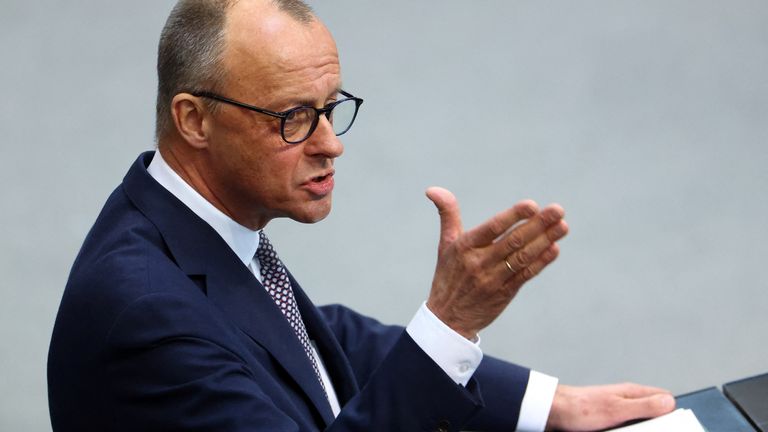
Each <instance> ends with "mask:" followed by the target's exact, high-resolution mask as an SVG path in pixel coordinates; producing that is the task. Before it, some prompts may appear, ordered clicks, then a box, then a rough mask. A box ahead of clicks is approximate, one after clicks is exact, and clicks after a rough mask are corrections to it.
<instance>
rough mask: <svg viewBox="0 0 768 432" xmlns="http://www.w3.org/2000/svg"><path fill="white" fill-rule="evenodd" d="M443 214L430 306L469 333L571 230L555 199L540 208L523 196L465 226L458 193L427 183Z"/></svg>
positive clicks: (493, 312)
mask: <svg viewBox="0 0 768 432" xmlns="http://www.w3.org/2000/svg"><path fill="white" fill-rule="evenodd" d="M427 197H428V198H429V199H430V200H431V201H432V202H433V203H434V204H435V206H436V207H437V210H438V212H439V214H440V243H439V245H438V257H437V267H436V269H435V277H434V279H433V280H432V290H431V291H430V294H429V299H428V300H427V307H429V309H430V310H431V311H432V313H434V314H435V315H436V316H437V317H438V318H440V320H441V321H443V322H444V323H445V324H446V325H448V326H449V327H451V328H452V329H453V330H454V331H456V332H457V333H459V334H461V335H463V336H464V337H466V338H468V339H474V338H475V336H476V335H477V333H478V332H479V331H480V330H481V329H483V328H485V327H487V326H488V325H489V324H490V323H491V322H492V321H493V320H494V319H496V317H498V316H499V315H500V314H501V312H502V311H503V310H504V309H505V308H506V306H507V305H508V304H509V302H510V301H511V300H512V298H514V296H515V295H516V294H517V292H518V291H519V290H520V288H521V287H522V286H523V284H524V283H525V282H527V281H528V280H530V279H531V278H533V277H534V276H536V275H537V274H539V272H541V271H542V270H543V269H544V267H546V266H547V265H548V264H549V263H551V262H552V261H554V260H555V258H557V255H558V253H559V248H558V246H557V243H556V241H557V240H559V239H561V238H563V237H564V236H565V235H566V234H567V233H568V225H567V224H566V223H565V221H564V220H563V216H564V214H565V212H564V211H563V209H562V207H560V206H559V205H557V204H553V205H550V206H547V207H546V208H544V209H543V210H540V211H539V208H538V206H537V205H536V203H535V202H533V201H522V202H520V203H518V204H516V205H515V206H513V207H511V208H509V209H507V210H504V211H502V212H501V213H499V214H497V215H496V216H494V217H492V218H491V219H489V220H488V221H487V222H485V223H483V224H481V225H479V226H478V227H476V228H474V229H472V230H470V231H467V232H464V230H463V228H462V224H461V214H460V212H459V205H458V202H457V201H456V197H454V195H453V194H452V193H451V192H449V191H448V190H446V189H443V188H438V187H432V188H429V189H427Z"/></svg>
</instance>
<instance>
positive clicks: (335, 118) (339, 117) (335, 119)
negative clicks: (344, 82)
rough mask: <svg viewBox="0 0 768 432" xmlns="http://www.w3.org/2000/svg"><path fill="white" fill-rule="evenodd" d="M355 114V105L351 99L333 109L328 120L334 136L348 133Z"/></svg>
mask: <svg viewBox="0 0 768 432" xmlns="http://www.w3.org/2000/svg"><path fill="white" fill-rule="evenodd" d="M356 112H357V103H356V102H355V101H354V100H353V99H347V100H343V101H341V102H339V104H338V105H336V106H335V107H333V111H331V116H330V117H329V118H328V120H330V122H331V124H333V132H334V133H336V135H341V134H343V133H344V132H346V131H348V130H349V128H350V127H352V122H354V121H355V113H356Z"/></svg>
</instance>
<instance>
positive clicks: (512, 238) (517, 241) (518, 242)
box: [507, 231, 525, 251]
mask: <svg viewBox="0 0 768 432" xmlns="http://www.w3.org/2000/svg"><path fill="white" fill-rule="evenodd" d="M524 244H525V242H524V240H523V235H522V234H520V231H514V232H512V233H511V234H510V235H508V236H507V248H509V250H511V251H512V250H517V249H520V248H521V247H523V245H524Z"/></svg>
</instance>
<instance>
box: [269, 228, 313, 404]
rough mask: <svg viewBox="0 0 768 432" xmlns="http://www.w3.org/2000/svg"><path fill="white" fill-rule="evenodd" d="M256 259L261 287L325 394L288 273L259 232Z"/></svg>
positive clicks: (270, 245)
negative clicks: (285, 323)
mask: <svg viewBox="0 0 768 432" xmlns="http://www.w3.org/2000/svg"><path fill="white" fill-rule="evenodd" d="M256 258H258V259H259V264H261V280H262V285H264V288H266V289H267V291H268V292H269V295H270V296H272V299H273V300H274V301H275V304H276V305H277V306H278V307H279V308H280V311H281V312H282V313H283V316H284V317H285V319H287V320H288V323H289V324H290V325H291V328H293V331H294V332H296V337H298V338H299V342H301V345H302V346H303V347H304V352H306V353H307V357H309V361H310V362H312V368H313V369H314V370H315V374H316V375H317V379H318V381H320V385H321V386H322V387H323V392H325V384H324V383H323V380H322V378H320V369H318V367H317V361H316V360H315V356H314V355H313V354H312V347H311V346H310V345H309V336H308V335H307V328H306V327H305V326H304V320H302V319H301V314H300V313H299V305H298V304H296V298H295V297H294V296H293V288H291V281H290V280H289V279H288V273H287V272H286V271H285V267H283V263H282V262H280V258H278V257H277V252H275V248H273V247H272V243H270V242H269V239H268V238H267V236H266V234H264V231H261V232H259V248H258V249H256ZM326 396H327V393H326Z"/></svg>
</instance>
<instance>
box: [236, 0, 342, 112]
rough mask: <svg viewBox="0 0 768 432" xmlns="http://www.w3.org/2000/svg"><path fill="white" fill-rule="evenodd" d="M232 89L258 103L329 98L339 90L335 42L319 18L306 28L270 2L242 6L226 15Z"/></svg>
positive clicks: (306, 24)
mask: <svg viewBox="0 0 768 432" xmlns="http://www.w3.org/2000/svg"><path fill="white" fill-rule="evenodd" d="M225 31H226V33H225V41H226V42H225V49H224V56H223V63H224V67H225V69H226V77H225V82H226V86H227V90H232V91H238V92H240V94H242V93H244V92H247V93H248V95H249V96H250V99H249V100H252V101H254V102H262V101H270V100H275V99H276V98H281V99H286V98H294V97H297V98H305V99H306V98H307V97H313V96H314V97H318V98H323V97H326V96H327V94H328V93H329V92H333V91H335V90H336V89H338V87H339V86H340V80H341V70H340V66H339V56H338V52H337V49H336V44H335V42H334V41H333V37H332V36H331V34H330V32H328V30H327V29H326V27H325V26H324V25H323V24H322V23H321V22H320V21H319V20H317V19H315V20H313V21H311V22H309V23H302V22H298V21H296V20H295V19H294V18H292V17H290V16H289V15H287V14H286V13H284V12H282V11H280V10H277V9H276V8H275V7H274V6H272V5H271V3H270V2H261V1H240V2H238V3H237V4H236V5H235V6H233V7H232V9H231V10H230V12H229V14H228V16H227V25H226V30H225Z"/></svg>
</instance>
